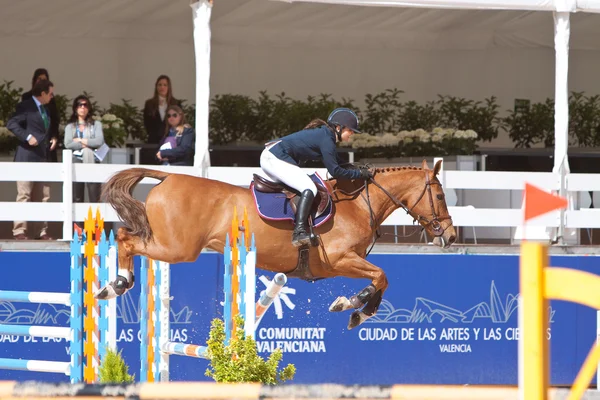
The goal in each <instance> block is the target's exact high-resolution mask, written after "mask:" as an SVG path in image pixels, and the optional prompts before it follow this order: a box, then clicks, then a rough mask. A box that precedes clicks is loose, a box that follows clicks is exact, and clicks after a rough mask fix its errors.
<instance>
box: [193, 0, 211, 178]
mask: <svg viewBox="0 0 600 400" xmlns="http://www.w3.org/2000/svg"><path fill="white" fill-rule="evenodd" d="M212 3H213V2H212V0H190V7H191V8H192V15H193V21H194V51H195V55H196V126H195V129H196V153H195V155H194V167H196V168H199V169H200V176H203V177H208V169H209V167H210V153H209V141H208V110H209V106H210V38H211V31H210V17H211V12H212Z"/></svg>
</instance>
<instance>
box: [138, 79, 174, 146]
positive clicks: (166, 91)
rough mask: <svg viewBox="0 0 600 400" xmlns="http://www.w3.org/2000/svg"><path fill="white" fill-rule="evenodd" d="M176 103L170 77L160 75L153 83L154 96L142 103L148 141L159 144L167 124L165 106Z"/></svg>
mask: <svg viewBox="0 0 600 400" xmlns="http://www.w3.org/2000/svg"><path fill="white" fill-rule="evenodd" d="M173 105H178V106H181V104H180V101H179V100H177V99H176V98H175V97H173V89H172V87H171V79H170V78H169V77H168V76H167V75H161V76H159V77H158V78H157V79H156V83H155V84H154V96H152V98H150V99H148V100H146V103H145V104H144V128H146V133H147V134H148V143H151V144H159V142H160V140H161V139H162V137H163V135H164V133H165V127H166V126H167V118H166V110H167V107H169V106H173Z"/></svg>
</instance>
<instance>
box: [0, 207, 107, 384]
mask: <svg viewBox="0 0 600 400" xmlns="http://www.w3.org/2000/svg"><path fill="white" fill-rule="evenodd" d="M85 227H86V231H87V232H88V235H87V236H83V237H82V238H81V239H80V238H79V236H78V234H77V233H75V234H74V235H73V240H72V242H71V245H70V258H71V265H70V274H69V278H70V281H71V284H70V292H69V293H54V292H33V291H32V292H26V291H12V290H0V301H2V302H11V303H37V304H59V305H64V306H67V307H70V318H69V326H68V327H58V326H37V325H21V324H0V334H3V335H15V336H30V337H49V338H60V339H65V340H67V341H69V355H70V361H68V362H59V361H44V360H23V359H8V358H0V369H11V370H23V371H36V372H53V373H61V374H65V375H67V376H69V377H70V381H71V383H80V382H82V381H84V380H86V381H87V382H88V383H92V382H94V381H95V380H96V375H97V369H98V366H99V362H100V358H99V354H102V353H100V352H101V351H106V347H115V344H116V308H115V307H116V306H115V305H114V304H113V305H112V306H109V305H107V304H106V303H107V302H106V301H104V302H101V303H100V304H98V302H97V301H94V299H93V296H85V294H86V289H87V292H88V293H89V291H90V290H92V291H93V290H94V289H96V288H97V287H98V279H96V272H98V276H99V277H100V279H102V280H106V279H109V278H110V277H111V275H116V251H115V246H114V237H113V236H112V235H111V237H112V238H113V240H112V243H107V242H106V240H105V239H103V238H104V234H103V233H104V232H103V221H102V219H101V218H100V215H99V212H97V213H96V218H95V219H92V210H91V208H90V209H89V212H88V218H87V219H86V221H85ZM94 233H95V239H94V238H93V237H92V235H93V234H94ZM100 236H102V238H101V237H100ZM84 243H85V246H84ZM111 257H112V258H111ZM84 261H85V263H86V264H87V267H86V269H85V274H84ZM84 280H85V283H86V287H84ZM113 303H114V302H113ZM84 306H85V307H84ZM111 308H112V309H114V310H115V311H113V312H110V311H109V310H110V309H111ZM98 310H99V311H98ZM84 319H85V320H86V321H87V324H86V323H84ZM84 335H85V337H84ZM86 338H88V340H90V339H91V343H92V345H89V342H88V344H86V341H85V339H86ZM84 350H85V352H86V353H85V356H86V357H85V358H86V359H87V363H85V362H84Z"/></svg>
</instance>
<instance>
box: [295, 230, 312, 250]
mask: <svg viewBox="0 0 600 400" xmlns="http://www.w3.org/2000/svg"><path fill="white" fill-rule="evenodd" d="M309 243H310V233H308V232H306V231H305V230H302V231H299V232H296V231H294V233H293V234H292V245H293V246H294V247H300V246H302V245H305V244H309Z"/></svg>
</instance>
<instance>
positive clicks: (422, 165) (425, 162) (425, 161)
mask: <svg viewBox="0 0 600 400" xmlns="http://www.w3.org/2000/svg"><path fill="white" fill-rule="evenodd" d="M421 167H422V168H423V169H429V165H427V160H426V159H423V162H422V163H421Z"/></svg>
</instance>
